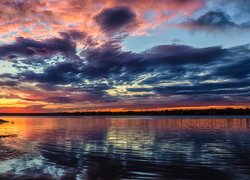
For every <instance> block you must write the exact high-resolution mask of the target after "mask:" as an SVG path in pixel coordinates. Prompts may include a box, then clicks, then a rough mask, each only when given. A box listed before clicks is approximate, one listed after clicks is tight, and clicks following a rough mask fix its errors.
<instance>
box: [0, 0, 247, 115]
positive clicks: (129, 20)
mask: <svg viewBox="0 0 250 180" xmlns="http://www.w3.org/2000/svg"><path fill="white" fill-rule="evenodd" d="M0 8H1V9H2V11H1V12H0V26H1V28H0V112H10V113H12V112H13V113H22V112H27V113H28V112H59V111H60V112H62V111H65V112H66V111H67V112H76V111H127V110H161V109H172V108H208V107H218V108H220V107H249V106H250V1H248V0H237V1H235V0H126V1H125V0H124V1H123V0H64V1H61V0H1V1H0Z"/></svg>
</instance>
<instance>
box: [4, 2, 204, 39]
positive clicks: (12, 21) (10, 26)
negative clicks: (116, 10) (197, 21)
mask: <svg viewBox="0 0 250 180" xmlns="http://www.w3.org/2000/svg"><path fill="white" fill-rule="evenodd" d="M115 6H127V7H129V8H131V9H132V10H133V11H134V12H135V13H136V15H137V19H138V22H139V26H138V28H137V30H136V31H134V34H138V33H145V32H146V31H147V30H149V29H152V28H155V27H158V26H160V25H161V23H164V22H166V21H168V20H169V19H171V18H174V17H177V16H189V15H191V14H192V13H193V12H194V11H195V10H197V9H199V8H201V7H203V6H204V2H203V0H189V1H186V0H140V1H134V0H127V1H122V0H66V1H59V0H55V1H50V0H25V1H15V0H2V1H1V2H0V8H1V9H4V11H2V12H1V13H0V27H1V28H0V29H1V30H0V34H1V37H0V39H1V40H2V41H4V42H8V41H11V40H13V39H14V38H15V37H16V36H23V37H29V38H36V39H43V38H45V37H46V38H48V36H49V37H50V36H55V35H57V34H58V32H61V31H65V30H71V29H74V30H80V31H86V32H87V33H89V34H90V35H91V36H93V37H98V36H100V35H102V33H101V31H100V29H99V28H98V27H97V25H96V22H95V21H94V17H95V16H96V15H97V14H98V13H100V12H101V11H102V10H103V9H105V8H110V7H115ZM149 12H152V13H153V14H154V16H153V19H151V20H148V19H147V13H149Z"/></svg>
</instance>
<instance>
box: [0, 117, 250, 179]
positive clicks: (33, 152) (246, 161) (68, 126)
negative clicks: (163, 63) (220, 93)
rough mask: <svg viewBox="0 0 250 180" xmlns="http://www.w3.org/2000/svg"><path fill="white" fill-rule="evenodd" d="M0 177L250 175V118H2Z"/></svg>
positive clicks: (75, 177) (249, 177)
mask: <svg viewBox="0 0 250 180" xmlns="http://www.w3.org/2000/svg"><path fill="white" fill-rule="evenodd" d="M4 119H5V120H9V121H10V123H6V124H0V179H26V178H31V179H35V178H40V179H90V180H92V179H107V180H112V179H250V118H247V117H242V118H216V117H210V118H208V117H201V118H190V117H173V118H171V117H5V118H4Z"/></svg>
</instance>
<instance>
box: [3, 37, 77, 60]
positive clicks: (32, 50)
mask: <svg viewBox="0 0 250 180" xmlns="http://www.w3.org/2000/svg"><path fill="white" fill-rule="evenodd" d="M56 53H62V54H65V55H70V54H75V53H76V44H75V43H74V42H73V41H72V40H71V39H70V38H67V37H63V38H51V39H47V40H43V41H36V40H33V39H27V38H23V37H19V38H17V39H16V41H15V42H14V43H13V44H9V45H7V44H5V45H2V46H0V57H13V58H14V57H17V56H19V55H20V56H25V57H28V56H34V55H51V54H56Z"/></svg>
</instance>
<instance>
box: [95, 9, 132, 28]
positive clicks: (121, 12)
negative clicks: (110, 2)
mask: <svg viewBox="0 0 250 180" xmlns="http://www.w3.org/2000/svg"><path fill="white" fill-rule="evenodd" d="M95 20H96V22H97V24H99V25H100V27H101V29H102V30H103V31H104V32H116V31H119V30H120V29H121V28H123V27H128V25H131V24H133V23H135V21H136V14H135V13H134V12H133V11H132V10H131V9H130V8H129V7H126V6H118V7H113V8H108V9H104V10H103V11H102V12H101V13H100V14H98V15H97V16H96V17H95ZM123 30H125V29H123Z"/></svg>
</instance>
